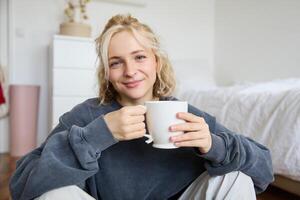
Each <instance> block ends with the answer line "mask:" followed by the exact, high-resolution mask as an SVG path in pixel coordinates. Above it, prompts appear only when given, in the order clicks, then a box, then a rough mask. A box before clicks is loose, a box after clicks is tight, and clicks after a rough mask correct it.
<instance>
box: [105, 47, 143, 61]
mask: <svg viewBox="0 0 300 200" xmlns="http://www.w3.org/2000/svg"><path fill="white" fill-rule="evenodd" d="M140 52H145V50H143V49H139V50H135V51H133V52H131V53H130V54H131V55H134V54H136V53H140ZM112 59H122V57H121V56H112V57H110V58H109V59H108V60H112Z"/></svg>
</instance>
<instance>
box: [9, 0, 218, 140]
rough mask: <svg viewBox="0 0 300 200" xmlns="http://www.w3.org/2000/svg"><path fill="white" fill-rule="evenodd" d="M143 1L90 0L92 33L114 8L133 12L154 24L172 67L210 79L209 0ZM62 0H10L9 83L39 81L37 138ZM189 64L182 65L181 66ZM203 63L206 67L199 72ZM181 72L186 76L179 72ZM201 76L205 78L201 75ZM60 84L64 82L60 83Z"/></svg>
mask: <svg viewBox="0 0 300 200" xmlns="http://www.w3.org/2000/svg"><path fill="white" fill-rule="evenodd" d="M142 2H146V6H144V7H139V6H132V5H126V4H116V3H109V2H101V1H99V0H98V1H96V0H94V1H93V2H91V3H90V4H89V5H88V13H89V16H90V22H91V24H92V28H93V37H95V36H96V35H97V34H98V32H99V31H100V30H101V29H102V28H103V26H104V23H105V22H106V20H107V19H108V18H109V17H110V16H111V15H113V14H116V13H132V14H133V15H135V16H137V17H138V18H140V19H141V20H142V21H144V22H146V23H147V24H149V25H150V26H151V27H153V29H154V31H156V32H157V33H158V34H159V35H160V37H161V41H162V44H163V47H164V49H165V50H166V51H167V52H168V54H169V56H170V58H171V60H172V62H173V63H174V65H175V67H176V70H177V71H179V72H182V71H185V70H191V71H192V70H193V72H195V71H196V72H197V69H198V72H199V75H196V74H195V73H192V75H191V76H190V77H192V78H193V79H195V80H197V79H198V81H199V82H201V81H202V80H205V81H204V82H211V83H213V62H212V59H213V49H212V48H213V45H212V44H213V12H214V11H213V10H214V2H213V1H211V0H201V1H199V0H187V1H182V0H164V1H160V0H151V1H146V0H145V1H142ZM64 4H65V1H64V0H43V1H40V0H26V1H22V0H11V6H12V8H11V10H12V19H11V29H12V41H11V44H12V46H11V50H12V62H11V66H10V69H9V70H10V83H11V84H37V85H40V86H41V96H40V106H39V122H38V141H39V143H40V142H41V141H43V140H44V138H45V137H46V136H47V134H48V130H47V121H48V117H47V103H48V97H47V93H48V91H47V87H48V84H47V81H48V75H47V67H48V46H49V44H50V42H51V38H52V36H53V35H54V34H56V33H58V29H59V24H60V23H61V22H62V21H63V17H64V16H63V8H64ZM182 65H185V66H187V67H186V68H185V69H183V68H182V67H181V66H182ZM202 69H205V73H204V72H202ZM183 78H189V77H187V76H183ZM202 82H203V81H202ZM62 87H63V86H62Z"/></svg>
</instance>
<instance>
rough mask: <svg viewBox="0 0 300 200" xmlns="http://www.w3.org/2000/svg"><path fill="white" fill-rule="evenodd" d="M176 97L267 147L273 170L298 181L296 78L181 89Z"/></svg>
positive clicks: (299, 99)
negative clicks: (207, 88)
mask: <svg viewBox="0 0 300 200" xmlns="http://www.w3.org/2000/svg"><path fill="white" fill-rule="evenodd" d="M176 96H177V97H178V98H179V99H181V100H187V101H188V102H189V103H190V104H192V105H194V106H196V107H198V108H200V109H201V110H204V111H206V112H208V113H210V114H212V115H213V116H215V117H216V118H217V120H218V121H219V122H220V123H221V124H223V125H225V126H226V127H227V128H229V129H231V130H233V131H235V132H237V133H240V134H243V135H245V136H248V137H250V138H253V139H254V140H256V141H258V142H259V143H261V144H263V145H265V146H267V147H268V148H269V149H270V150H271V153H272V159H273V166H274V171H275V173H276V174H281V175H284V176H286V177H289V178H291V179H294V180H298V181H300V79H287V80H277V81H271V82H266V83H258V84H254V83H248V84H240V85H235V86H231V87H218V88H215V89H211V90H205V91H203V90H198V91H197V90H188V89H185V90H181V91H179V92H178V94H177V95H176Z"/></svg>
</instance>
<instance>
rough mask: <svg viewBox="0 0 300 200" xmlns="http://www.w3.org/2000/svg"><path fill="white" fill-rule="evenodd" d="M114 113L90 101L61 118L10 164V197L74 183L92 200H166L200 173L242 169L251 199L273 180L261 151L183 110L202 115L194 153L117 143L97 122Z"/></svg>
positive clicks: (137, 142)
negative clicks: (201, 137)
mask: <svg viewBox="0 0 300 200" xmlns="http://www.w3.org/2000/svg"><path fill="white" fill-rule="evenodd" d="M171 99H172V100H175V99H174V98H171V97H170V98H165V99H162V100H171ZM121 107H122V106H121V105H120V104H119V103H117V101H112V102H111V103H110V104H108V105H101V104H99V101H98V99H96V98H93V99H89V100H87V101H85V102H83V103H81V104H79V105H77V106H76V107H74V108H73V109H72V110H71V111H70V112H67V113H65V114H64V115H62V116H61V117H60V120H59V124H58V125H57V127H56V128H55V129H54V130H53V131H52V132H51V134H50V135H49V137H48V138H47V140H46V141H45V142H44V143H43V144H42V145H41V146H40V147H38V148H37V149H35V150H33V151H32V152H30V153H28V154H27V155H25V156H24V157H22V158H21V159H20V160H19V161H18V162H17V169H16V171H15V173H14V175H13V176H12V178H11V181H10V191H11V195H12V197H13V199H20V200H27V199H33V198H35V197H38V196H40V195H42V194H43V193H45V192H47V191H49V190H52V189H55V188H59V187H63V186H67V185H77V186H79V187H81V188H82V189H84V190H85V191H86V192H88V193H89V194H90V195H92V196H93V197H95V198H96V199H104V200H110V199H138V200H142V199H168V198H170V197H172V196H174V195H176V194H178V192H179V191H182V189H184V188H185V187H187V186H188V185H189V184H190V183H191V182H192V181H193V180H195V179H196V178H197V177H198V176H199V175H200V174H201V173H203V172H204V171H205V170H207V171H208V173H209V174H210V175H212V176H214V175H223V174H226V173H228V172H232V171H242V172H244V173H245V174H247V175H249V176H250V177H251V178H252V180H253V182H254V185H255V190H256V192H257V193H260V192H262V191H264V190H265V189H266V187H267V186H268V184H269V183H270V182H272V181H273V170H272V162H271V157H270V152H269V150H268V149H267V148H266V147H264V146H263V145H261V144H258V143H257V142H255V141H253V140H251V139H249V138H246V137H244V136H242V135H238V134H235V133H233V132H232V131H230V130H228V129H227V128H225V127H224V126H222V125H221V124H219V123H218V122H216V119H215V118H214V117H212V116H210V115H209V114H207V113H205V112H202V111H200V110H198V109H197V108H195V107H193V106H191V105H189V108H188V112H190V113H193V114H195V115H198V116H201V117H204V119H205V121H206V123H207V124H208V125H209V129H210V132H211V134H212V147H211V149H210V151H209V152H208V153H206V154H202V155H201V154H200V152H198V151H197V149H196V148H177V149H168V150H166V149H157V148H153V147H152V146H151V144H146V143H145V140H146V139H147V138H145V137H143V138H139V139H134V140H130V141H117V140H116V139H115V138H114V137H113V136H112V134H111V132H110V131H109V129H108V127H107V125H106V123H105V121H104V119H103V116H104V115H105V114H106V113H109V112H112V111H115V110H118V109H120V108H121Z"/></svg>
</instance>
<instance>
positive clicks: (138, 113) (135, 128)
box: [104, 105, 146, 141]
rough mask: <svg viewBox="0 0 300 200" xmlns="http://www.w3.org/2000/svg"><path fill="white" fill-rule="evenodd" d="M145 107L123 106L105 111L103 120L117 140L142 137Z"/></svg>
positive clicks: (144, 129) (144, 127)
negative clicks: (108, 111)
mask: <svg viewBox="0 0 300 200" xmlns="http://www.w3.org/2000/svg"><path fill="white" fill-rule="evenodd" d="M145 113H146V107H145V106H142V105H138V106H124V107H123V108H121V109H120V110H117V111H113V112H110V113H107V114H106V115H105V116H104V121H105V123H106V124H107V126H108V128H109V130H110V132H111V133H112V134H113V136H114V138H116V139H117V140H119V141H122V140H132V139H136V138H140V137H143V136H144V135H145V133H146V126H145V122H144V121H145V116H144V114H145Z"/></svg>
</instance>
